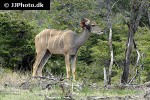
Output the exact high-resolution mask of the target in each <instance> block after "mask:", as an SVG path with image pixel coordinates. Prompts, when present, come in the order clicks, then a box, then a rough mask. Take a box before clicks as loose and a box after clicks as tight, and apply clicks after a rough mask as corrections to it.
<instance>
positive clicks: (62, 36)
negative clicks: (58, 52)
mask: <svg viewBox="0 0 150 100" xmlns="http://www.w3.org/2000/svg"><path fill="white" fill-rule="evenodd" d="M66 32H67V30H65V31H64V32H63V33H62V35H61V37H60V39H59V42H58V47H60V41H61V39H62V38H63V40H64V33H66Z"/></svg>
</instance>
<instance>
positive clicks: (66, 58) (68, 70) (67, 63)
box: [65, 54, 70, 79]
mask: <svg viewBox="0 0 150 100" xmlns="http://www.w3.org/2000/svg"><path fill="white" fill-rule="evenodd" d="M65 63H66V72H67V79H69V78H70V55H69V54H66V55H65Z"/></svg>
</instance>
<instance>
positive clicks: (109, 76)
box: [106, 0, 114, 84]
mask: <svg viewBox="0 0 150 100" xmlns="http://www.w3.org/2000/svg"><path fill="white" fill-rule="evenodd" d="M106 3H107V20H108V22H107V23H108V27H109V40H108V41H109V49H110V64H109V73H108V84H111V74H112V66H113V60H114V55H113V46H112V22H111V7H110V0H107V2H106Z"/></svg>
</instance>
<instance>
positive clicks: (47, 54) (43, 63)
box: [37, 50, 51, 76]
mask: <svg viewBox="0 0 150 100" xmlns="http://www.w3.org/2000/svg"><path fill="white" fill-rule="evenodd" d="M50 56H51V53H50V52H49V51H48V50H47V51H46V53H45V55H44V57H43V59H42V60H41V62H40V64H39V67H38V70H37V74H38V76H42V70H43V67H44V66H45V64H46V63H47V61H48V59H49V58H50Z"/></svg>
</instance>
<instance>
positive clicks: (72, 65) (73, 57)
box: [71, 55, 77, 80]
mask: <svg viewBox="0 0 150 100" xmlns="http://www.w3.org/2000/svg"><path fill="white" fill-rule="evenodd" d="M76 58H77V56H76V55H72V56H71V68H72V75H73V80H75V79H76V74H75V71H76Z"/></svg>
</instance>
